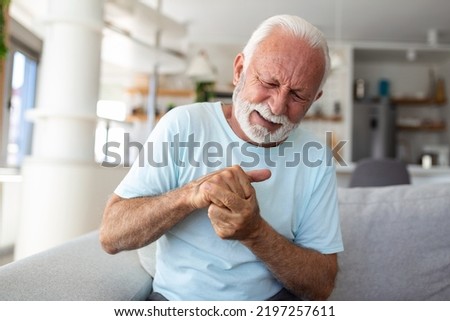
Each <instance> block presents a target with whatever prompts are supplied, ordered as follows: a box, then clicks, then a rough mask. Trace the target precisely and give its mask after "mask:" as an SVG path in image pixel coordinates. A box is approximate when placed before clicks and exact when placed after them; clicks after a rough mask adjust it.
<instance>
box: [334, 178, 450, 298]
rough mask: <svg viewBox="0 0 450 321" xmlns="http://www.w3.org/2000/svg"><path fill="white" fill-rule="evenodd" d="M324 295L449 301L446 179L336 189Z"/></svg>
mask: <svg viewBox="0 0 450 321" xmlns="http://www.w3.org/2000/svg"><path fill="white" fill-rule="evenodd" d="M339 206H340V211H341V225H342V236H343V241H344V247H345V250H344V252H342V253H340V254H339V255H338V257H339V267H340V270H339V273H338V277H337V282H336V288H335V290H334V292H333V293H332V295H331V297H330V300H450V184H448V183H445V184H432V185H417V186H411V185H402V186H390V187H376V188H372V187H366V188H340V189H339Z"/></svg>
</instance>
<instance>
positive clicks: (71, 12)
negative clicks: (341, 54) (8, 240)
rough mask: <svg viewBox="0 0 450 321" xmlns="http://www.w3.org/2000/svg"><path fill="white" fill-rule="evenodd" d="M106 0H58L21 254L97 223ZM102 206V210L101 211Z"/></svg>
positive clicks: (29, 167)
mask: <svg viewBox="0 0 450 321" xmlns="http://www.w3.org/2000/svg"><path fill="white" fill-rule="evenodd" d="M103 4H104V0H50V2H49V8H48V17H46V19H45V23H46V33H45V36H44V47H43V52H42V59H41V65H40V71H39V81H38V93H37V105H36V108H35V110H34V112H33V113H32V114H31V118H32V120H33V122H34V134H33V146H32V155H31V157H29V158H28V159H26V160H25V162H24V165H23V169H22V170H23V191H22V203H23V204H22V212H21V220H20V227H19V235H18V239H17V242H16V249H15V256H16V259H17V258H21V257H24V256H28V255H30V254H33V253H35V252H39V251H41V250H45V249H47V248H49V247H52V246H55V245H57V244H59V243H61V242H64V241H66V240H68V239H70V238H72V237H74V236H77V235H79V234H81V233H84V232H86V231H89V230H92V229H94V228H96V227H97V226H98V224H99V221H100V217H101V212H100V213H97V211H98V212H99V208H98V202H99V201H100V202H104V200H97V199H95V197H96V195H98V193H97V191H95V188H94V187H95V186H97V187H98V184H96V182H95V180H96V177H95V172H96V170H97V169H98V168H97V167H98V166H97V165H95V163H94V138H95V135H94V134H95V125H96V103H97V99H98V92H99V79H100V56H101V39H102V27H103ZM94 211H96V212H94Z"/></svg>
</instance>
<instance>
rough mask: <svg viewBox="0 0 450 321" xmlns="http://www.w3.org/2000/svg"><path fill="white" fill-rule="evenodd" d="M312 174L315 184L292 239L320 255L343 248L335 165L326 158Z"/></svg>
mask: <svg viewBox="0 0 450 321" xmlns="http://www.w3.org/2000/svg"><path fill="white" fill-rule="evenodd" d="M314 172H315V174H314V175H313V176H312V177H311V181H312V184H314V187H313V188H312V190H311V194H310V195H309V199H308V200H306V201H305V206H304V207H303V211H304V213H305V216H304V219H303V220H302V221H301V223H300V225H299V227H298V230H297V233H296V236H295V239H294V242H295V243H296V244H299V245H300V246H302V247H306V248H311V249H315V250H317V251H319V252H321V253H323V254H331V253H337V252H341V251H343V250H344V246H343V242H342V235H341V228H340V219H339V207H338V197H337V187H336V173H335V167H334V164H327V162H326V161H325V158H324V160H323V164H322V165H321V166H319V168H317V169H316V170H315V171H314Z"/></svg>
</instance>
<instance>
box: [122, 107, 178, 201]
mask: <svg viewBox="0 0 450 321" xmlns="http://www.w3.org/2000/svg"><path fill="white" fill-rule="evenodd" d="M176 119H177V115H176V113H172V112H169V113H167V114H166V115H165V116H164V117H162V119H161V120H160V121H159V122H158V124H157V125H156V126H155V128H154V129H153V131H152V132H151V133H150V135H149V137H148V139H147V141H146V142H145V143H144V145H143V148H142V149H141V151H140V153H139V156H138V157H137V158H136V160H135V161H134V163H133V165H132V166H131V168H130V170H129V171H128V173H127V175H126V176H125V177H124V178H123V180H122V181H121V182H120V184H119V185H118V186H117V188H116V189H115V190H114V193H115V194H117V195H118V196H120V197H122V198H134V197H141V196H154V195H160V194H163V193H165V192H167V191H169V190H172V189H174V188H176V187H177V181H178V180H177V167H176V166H173V165H174V161H175V160H174V157H173V137H174V136H175V135H176V132H177V131H178V129H177V127H178V126H177V124H178V122H177V120H176Z"/></svg>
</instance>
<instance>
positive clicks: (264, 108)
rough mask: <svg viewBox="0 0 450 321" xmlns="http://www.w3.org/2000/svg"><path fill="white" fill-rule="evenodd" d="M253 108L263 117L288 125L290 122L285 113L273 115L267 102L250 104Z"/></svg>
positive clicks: (275, 122)
mask: <svg viewBox="0 0 450 321" xmlns="http://www.w3.org/2000/svg"><path fill="white" fill-rule="evenodd" d="M251 106H252V107H253V109H254V110H256V111H257V112H258V113H259V114H260V115H261V116H262V117H263V118H264V119H266V120H268V121H270V122H272V123H274V124H281V125H288V124H290V123H291V122H290V121H289V119H288V118H287V116H285V115H274V114H272V111H271V110H270V107H269V106H268V105H267V104H252V105H251Z"/></svg>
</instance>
